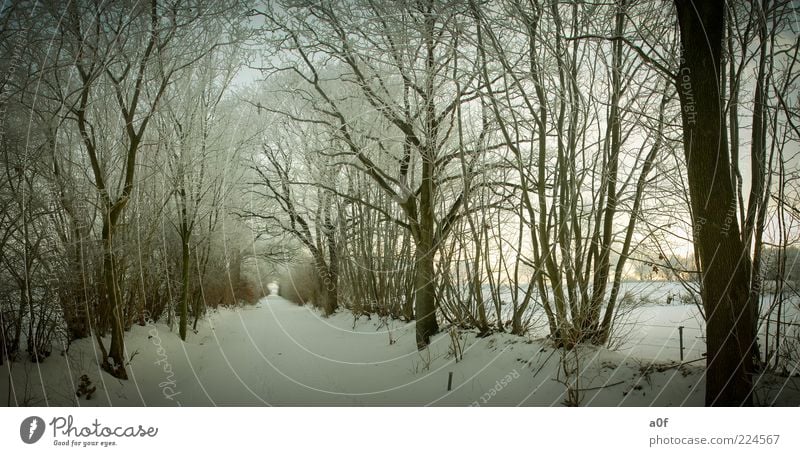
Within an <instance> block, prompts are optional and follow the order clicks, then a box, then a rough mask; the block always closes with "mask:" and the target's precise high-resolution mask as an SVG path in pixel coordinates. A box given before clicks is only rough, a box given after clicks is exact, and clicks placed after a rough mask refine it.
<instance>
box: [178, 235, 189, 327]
mask: <svg viewBox="0 0 800 456" xmlns="http://www.w3.org/2000/svg"><path fill="white" fill-rule="evenodd" d="M190 261H191V254H190V252H189V236H188V235H185V236H181V283H182V284H183V285H182V287H181V309H180V313H181V314H180V320H179V322H178V332H179V333H180V336H181V340H186V326H187V324H188V320H189V277H190V274H189V263H190Z"/></svg>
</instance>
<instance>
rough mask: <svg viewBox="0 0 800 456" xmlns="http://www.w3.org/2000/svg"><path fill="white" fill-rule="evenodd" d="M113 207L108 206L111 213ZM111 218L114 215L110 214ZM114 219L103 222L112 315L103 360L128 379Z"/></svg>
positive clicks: (115, 373)
mask: <svg viewBox="0 0 800 456" xmlns="http://www.w3.org/2000/svg"><path fill="white" fill-rule="evenodd" d="M111 211H112V209H111V208H107V209H106V212H107V214H110V213H111ZM108 217H109V218H111V217H113V215H108ZM114 229H115V226H114V221H113V220H109V219H106V221H104V222H103V280H104V282H105V288H106V305H107V306H108V312H109V314H110V316H111V319H110V323H111V345H110V346H109V348H108V357H107V358H106V359H104V360H103V369H105V370H106V371H107V372H108V373H110V374H111V375H113V376H114V377H116V378H121V379H124V380H127V379H128V373H127V372H126V371H125V342H124V331H123V325H122V311H121V309H120V305H119V303H120V296H119V288H118V286H117V271H116V259H115V258H114V246H113V233H114ZM109 358H110V359H111V362H109Z"/></svg>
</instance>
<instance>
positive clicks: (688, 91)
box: [678, 45, 697, 125]
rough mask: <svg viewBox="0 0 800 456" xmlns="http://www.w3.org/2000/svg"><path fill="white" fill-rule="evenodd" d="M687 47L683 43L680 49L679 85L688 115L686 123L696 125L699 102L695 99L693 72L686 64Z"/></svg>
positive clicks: (684, 109) (685, 112)
mask: <svg viewBox="0 0 800 456" xmlns="http://www.w3.org/2000/svg"><path fill="white" fill-rule="evenodd" d="M685 52H686V49H684V47H683V45H681V50H680V68H681V69H680V73H679V74H678V85H679V86H680V90H681V93H682V94H683V101H684V103H683V107H682V109H683V112H684V114H685V115H686V123H687V124H688V125H694V124H695V123H696V122H697V104H696V102H695V100H694V90H693V89H692V72H691V70H690V69H689V68H688V67H686V66H685V63H686V57H684V55H685Z"/></svg>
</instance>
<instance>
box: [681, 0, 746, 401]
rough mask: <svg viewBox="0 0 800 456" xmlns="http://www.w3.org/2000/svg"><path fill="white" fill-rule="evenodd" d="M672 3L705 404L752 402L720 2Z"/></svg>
mask: <svg viewBox="0 0 800 456" xmlns="http://www.w3.org/2000/svg"><path fill="white" fill-rule="evenodd" d="M675 4H676V6H677V14H678V24H679V27H680V34H681V47H682V51H681V53H682V58H681V65H680V73H679V75H678V87H679V90H678V92H679V95H680V100H681V108H682V109H681V117H682V123H683V141H684V148H685V150H684V152H685V154H686V166H687V174H688V181H689V193H690V197H691V211H692V220H693V224H694V239H695V245H696V246H697V250H698V253H699V259H700V266H701V272H702V297H703V305H704V307H705V312H706V319H707V321H706V333H707V341H706V343H707V351H708V357H707V371H706V405H708V406H739V405H751V404H752V397H751V388H752V379H751V377H750V374H751V369H752V368H751V365H752V357H751V345H752V344H753V341H754V334H753V326H752V317H753V316H752V315H751V313H750V311H749V310H750V308H751V307H750V305H749V289H748V288H749V287H748V282H749V278H750V277H749V267H750V257H749V253H748V251H747V250H746V249H745V247H744V245H743V243H742V241H741V238H740V234H739V223H738V221H737V219H736V199H735V193H734V188H733V183H732V182H731V175H730V170H731V167H730V156H729V151H728V144H727V136H726V133H725V114H724V112H723V109H722V96H721V95H722V94H721V93H720V87H721V86H720V80H719V78H720V74H721V67H720V54H721V47H722V38H723V33H724V32H723V30H724V28H723V26H724V17H725V3H724V1H721V0H709V1H706V2H694V1H691V0H675ZM701 43H702V45H701Z"/></svg>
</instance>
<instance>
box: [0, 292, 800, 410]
mask: <svg viewBox="0 0 800 456" xmlns="http://www.w3.org/2000/svg"><path fill="white" fill-rule="evenodd" d="M389 325H390V326H389V328H387V326H386V322H382V321H380V319H378V318H376V317H372V318H371V319H368V318H366V317H361V318H359V319H358V320H357V321H354V318H353V316H352V315H351V314H350V313H348V312H341V313H339V314H336V315H334V316H332V317H330V318H323V317H321V316H320V315H319V313H318V312H316V311H315V310H313V309H311V308H310V307H300V306H297V305H294V304H292V303H289V302H288V301H286V300H284V299H282V298H279V297H267V298H264V299H262V300H261V301H260V302H259V303H258V304H257V305H256V306H247V307H242V308H237V309H223V310H221V311H219V312H215V313H212V314H211V315H210V316H209V318H208V319H206V320H204V321H203V322H202V324H201V325H199V327H198V333H197V334H190V337H189V339H188V340H187V342H186V343H182V342H181V341H180V340H179V338H178V336H177V334H176V333H174V332H170V331H169V328H168V327H166V326H165V325H163V324H156V325H149V326H135V327H134V328H132V330H131V331H130V333H128V334H127V335H126V344H127V349H128V356H129V358H130V359H132V361H131V365H130V366H129V369H128V372H129V375H130V380H128V381H119V380H117V379H114V378H112V377H110V376H109V375H107V374H105V373H103V372H102V371H100V369H99V368H98V367H97V366H98V363H97V362H96V360H95V359H94V356H95V354H94V345H93V344H92V343H91V341H90V340H81V341H78V342H77V343H75V344H73V346H72V347H71V348H70V351H69V355H68V356H58V355H54V356H52V357H50V358H49V359H48V360H46V362H45V363H43V364H41V365H38V366H37V365H35V364H29V363H22V364H20V363H17V364H15V365H14V371H13V372H12V377H13V378H14V388H13V390H12V391H11V395H12V397H16V398H17V402H18V403H20V404H23V403H24V404H29V405H73V404H76V403H77V402H80V405H131V406H143V405H146V406H156V405H157V406H170V405H182V406H186V405H195V406H203V405H205V406H213V405H216V406H233V405H237V406H239V405H261V406H263V405H481V406H493V405H506V406H508V405H538V406H551V405H561V404H562V403H563V402H564V401H565V392H566V386H565V383H569V380H568V379H566V378H565V377H564V374H563V372H561V371H560V370H559V367H560V366H562V360H561V359H560V352H559V351H554V350H552V348H550V347H549V346H548V345H547V344H546V342H545V341H536V340H528V339H524V338H520V337H515V336H510V335H507V334H494V335H492V336H489V337H486V338H478V337H476V336H475V334H473V333H463V334H461V335H460V336H459V340H460V344H461V346H462V348H463V359H461V360H459V361H458V362H456V359H455V357H454V356H453V354H452V348H451V346H452V340H451V336H450V334H449V333H448V332H446V331H445V332H443V333H442V334H439V335H438V336H437V337H436V338H435V339H434V341H433V343H432V344H431V346H430V348H429V350H427V351H424V352H418V351H417V350H416V345H415V340H414V327H413V323H412V324H411V325H408V324H405V323H403V322H397V321H395V322H389ZM390 341H391V343H390ZM581 358H582V359H581V362H580V365H579V369H580V372H581V375H580V383H579V384H578V388H580V389H581V390H582V392H581V394H580V401H581V405H603V406H617V405H623V406H626V405H631V406H648V405H702V403H703V382H702V376H701V372H702V370H701V368H700V366H682V367H674V366H669V365H667V364H662V365H659V366H654V367H651V368H648V365H649V364H650V363H649V362H646V361H640V360H635V359H633V358H630V357H629V355H625V354H623V353H619V352H610V351H608V350H603V349H597V348H593V347H587V348H583V349H582V356H581ZM7 368H8V365H4V366H2V369H4V370H6V369H7ZM451 372H452V384H451V390H450V391H448V389H447V386H448V378H449V375H450V373H451ZM83 374H86V375H88V376H89V379H90V380H91V381H92V386H97V391H96V392H95V394H94V396H93V397H92V398H91V399H90V400H85V399H77V398H76V396H75V390H76V388H77V387H78V382H79V380H78V379H79V378H80V377H81V375H83ZM573 378H574V376H573ZM41 379H45V380H44V382H42V381H41ZM42 383H44V387H42ZM791 386H792V388H795V389H796V387H795V386H794V383H792V385H791ZM776 387H780V385H777V386H776ZM7 389H8V376H7V375H3V379H2V380H0V393H2V397H3V398H4V400H3V402H6V401H5V398H6V395H7ZM787 393H792V394H790V396H791V397H794V398H795V399H788V400H789V401H790V402H791V401H792V400H796V397H797V396H796V390H793V389H790V388H784V394H787ZM11 403H12V404H13V403H14V400H13V399H12V401H11Z"/></svg>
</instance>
